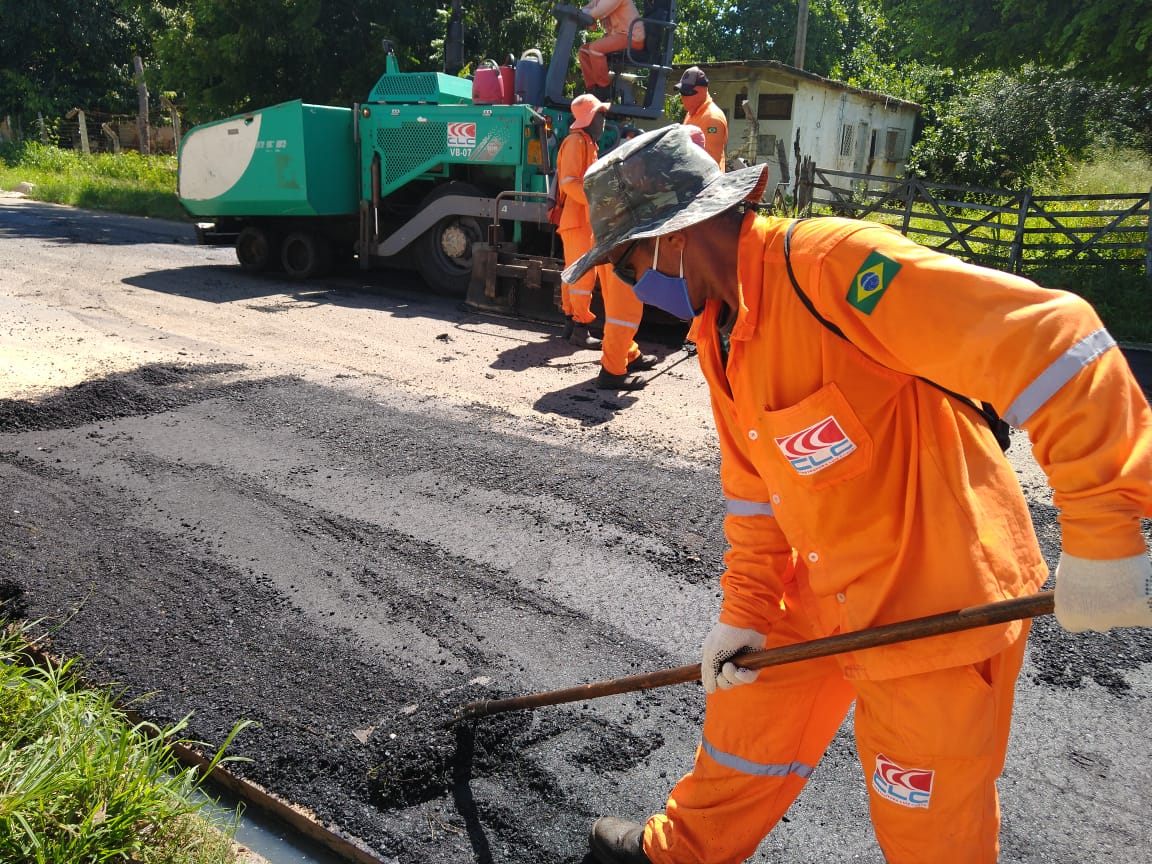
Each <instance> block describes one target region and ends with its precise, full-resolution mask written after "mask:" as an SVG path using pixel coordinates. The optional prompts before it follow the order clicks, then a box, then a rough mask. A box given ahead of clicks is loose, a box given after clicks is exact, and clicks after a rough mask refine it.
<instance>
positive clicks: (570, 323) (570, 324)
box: [560, 318, 576, 342]
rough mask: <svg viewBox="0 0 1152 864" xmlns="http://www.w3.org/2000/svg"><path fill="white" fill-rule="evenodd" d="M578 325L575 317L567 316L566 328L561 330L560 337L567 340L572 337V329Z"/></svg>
mask: <svg viewBox="0 0 1152 864" xmlns="http://www.w3.org/2000/svg"><path fill="white" fill-rule="evenodd" d="M575 327H576V319H575V318H567V319H565V321H564V329H563V330H561V331H560V338H561V339H563V340H564V341H565V342H567V341H568V340H569V339H571V338H572V330H573V329H574V328H575Z"/></svg>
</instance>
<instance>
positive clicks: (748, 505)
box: [725, 498, 776, 516]
mask: <svg viewBox="0 0 1152 864" xmlns="http://www.w3.org/2000/svg"><path fill="white" fill-rule="evenodd" d="M725 500H726V501H727V502H728V515H729V516H775V515H776V513H775V512H774V511H773V510H772V505H771V504H769V503H768V502H767V501H741V500H740V499H739V498H727V499H725Z"/></svg>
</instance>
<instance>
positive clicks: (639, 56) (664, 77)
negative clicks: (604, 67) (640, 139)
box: [608, 0, 676, 119]
mask: <svg viewBox="0 0 1152 864" xmlns="http://www.w3.org/2000/svg"><path fill="white" fill-rule="evenodd" d="M675 22H676V0H645V4H644V17H643V18H638V19H637V20H636V21H633V22H632V27H631V28H630V29H629V34H628V35H629V39H628V43H629V44H628V46H627V47H626V48H625V49H624V50H623V51H615V52H613V53H611V54H609V55H608V71H609V74H610V75H611V76H612V85H611V91H610V95H609V100H608V101H610V102H612V103H613V106H612V108H611V109H610V113H612V114H618V115H623V116H626V117H647V118H652V119H655V118H658V117H659V116H660V115H661V114H662V113H663V112H664V91H665V88H666V85H667V83H668V75H669V73H671V71H672V53H673V46H672V36H673V34H674V33H675V31H676V23H675ZM637 24H643V25H644V35H645V39H644V46H643V47H642V48H633V47H632V44H631V43H632V39H631V35H632V30H633V29H634V28H635V27H636V26H637ZM637 90H639V91H640V98H639V99H637Z"/></svg>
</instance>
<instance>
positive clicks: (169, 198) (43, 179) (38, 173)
mask: <svg viewBox="0 0 1152 864" xmlns="http://www.w3.org/2000/svg"><path fill="white" fill-rule="evenodd" d="M21 182H26V183H31V184H33V187H34V188H33V189H32V191H31V192H30V193H28V197H29V198H35V199H36V200H37V201H48V202H51V203H54V204H70V205H72V206H74V207H84V208H86V209H89V210H110V211H112V212H115V213H128V214H133V215H137V216H153V217H156V218H160V219H177V220H187V218H188V216H187V214H186V213H185V212H184V210H183V208H182V207H181V206H180V203H179V202H178V201H177V200H176V157H175V156H141V155H140V154H139V153H136V152H135V151H131V150H125V151H124V152H122V153H116V154H113V153H97V154H93V155H91V156H85V155H84V154H83V153H77V152H75V151H73V150H61V149H59V148H57V147H45V146H44V145H42V144H39V143H36V142H25V143H23V144H5V145H2V146H0V189H12V188H13V187H14V186H16V184H18V183H21Z"/></svg>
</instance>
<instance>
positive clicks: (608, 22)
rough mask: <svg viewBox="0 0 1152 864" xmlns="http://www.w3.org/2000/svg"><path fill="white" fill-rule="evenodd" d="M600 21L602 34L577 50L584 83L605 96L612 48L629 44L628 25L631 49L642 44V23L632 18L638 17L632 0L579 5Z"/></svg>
mask: <svg viewBox="0 0 1152 864" xmlns="http://www.w3.org/2000/svg"><path fill="white" fill-rule="evenodd" d="M580 11H581V12H584V13H585V14H587V15H590V16H592V17H593V18H595V19H596V20H597V21H599V22H600V26H601V27H602V28H603V29H604V35H603V36H601V37H600V38H599V39H596V40H594V41H592V42H588V43H587V44H585V45H581V46H580V50H579V51H578V52H577V53H576V57H577V59H578V60H579V61H580V73H581V74H582V75H583V76H584V86H585V88H587V90H588V91H589V92H590V93H592V94H593V95H595V96H597V97H598V98H600V99H607V98H608V93H609V90H610V86H611V84H612V79H611V77H609V75H608V58H607V56H606V55H608V54H611V53H612V52H613V51H623V50H624V49H625V48H626V47H628V34H629V28H631V34H632V50H634V51H639V50H640V49H641V48H643V47H644V25H643V24H642V23H638V24H637V25H636V26H635V27H632V22H633V21H635V20H636V19H637V18H639V17H640V13H639V12H637V11H636V4H635V3H633V2H632V0H592V2H591V3H589V4H588V5H587V6H583V7H581V9H580Z"/></svg>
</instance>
